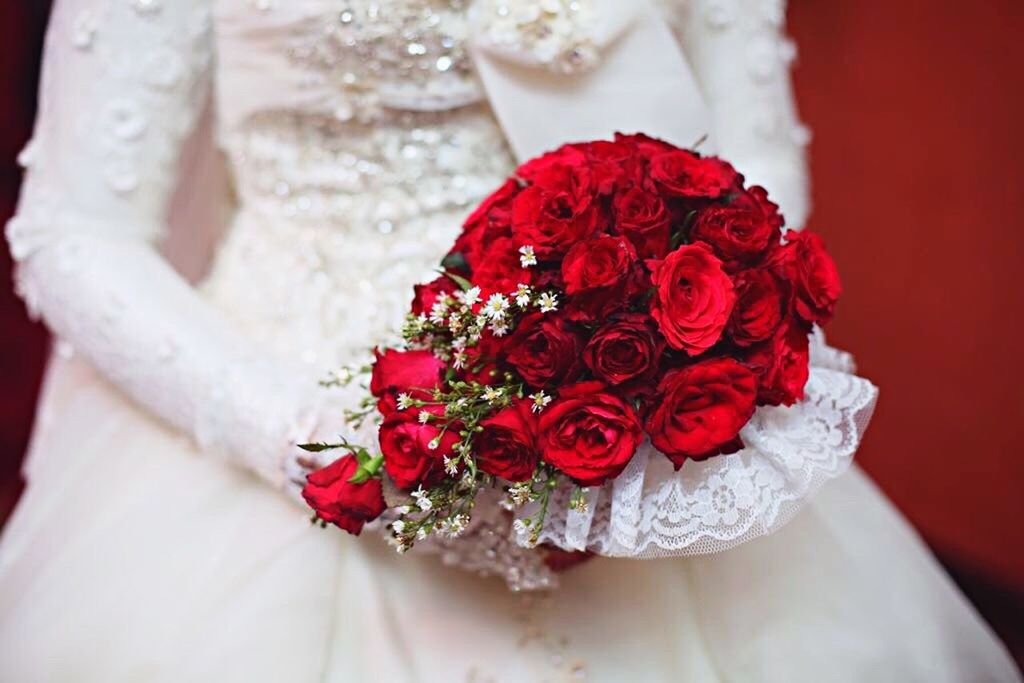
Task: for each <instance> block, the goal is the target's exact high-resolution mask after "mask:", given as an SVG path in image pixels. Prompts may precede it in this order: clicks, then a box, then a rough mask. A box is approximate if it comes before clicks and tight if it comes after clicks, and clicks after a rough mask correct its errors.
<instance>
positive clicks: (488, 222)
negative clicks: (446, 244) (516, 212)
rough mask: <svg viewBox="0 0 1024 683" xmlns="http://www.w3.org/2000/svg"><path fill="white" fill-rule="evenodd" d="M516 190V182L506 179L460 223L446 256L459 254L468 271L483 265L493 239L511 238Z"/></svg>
mask: <svg viewBox="0 0 1024 683" xmlns="http://www.w3.org/2000/svg"><path fill="white" fill-rule="evenodd" d="M519 189H520V188H519V183H518V182H517V181H516V180H515V179H509V180H507V181H505V184H504V185H502V186H501V187H499V188H498V189H497V190H496V191H495V192H493V193H492V194H491V195H490V196H489V197H487V199H485V200H484V201H483V203H481V204H480V206H478V207H477V209H476V211H474V212H473V213H472V214H470V216H469V218H467V219H466V222H465V223H463V226H462V234H460V235H459V237H458V239H457V240H456V241H455V246H453V247H452V249H451V252H449V253H450V254H462V256H463V258H464V259H465V260H466V263H467V264H468V265H469V266H470V268H473V267H474V266H476V265H478V264H480V263H481V262H483V261H484V260H485V259H486V257H487V254H488V250H489V248H490V245H491V244H492V243H493V242H494V240H496V239H498V238H500V237H510V236H511V235H512V200H513V199H515V196H516V195H517V194H518V193H519Z"/></svg>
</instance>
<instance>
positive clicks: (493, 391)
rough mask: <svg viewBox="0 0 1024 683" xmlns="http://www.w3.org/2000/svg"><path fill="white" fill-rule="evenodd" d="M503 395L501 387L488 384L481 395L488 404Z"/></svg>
mask: <svg viewBox="0 0 1024 683" xmlns="http://www.w3.org/2000/svg"><path fill="white" fill-rule="evenodd" d="M503 395H504V392H503V391H502V389H501V387H493V386H489V387H487V388H486V389H484V394H483V397H484V400H485V401H487V402H488V403H490V404H493V403H494V402H495V401H497V400H499V399H500V398H501V397H502V396H503Z"/></svg>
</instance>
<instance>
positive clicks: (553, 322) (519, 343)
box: [505, 313, 583, 387]
mask: <svg viewBox="0 0 1024 683" xmlns="http://www.w3.org/2000/svg"><path fill="white" fill-rule="evenodd" d="M507 349H508V351H507V356H506V359H505V360H506V362H508V364H509V365H511V366H512V368H513V369H514V370H515V371H516V372H517V373H519V376H520V377H522V378H523V379H524V380H526V382H527V383H528V384H530V385H531V386H534V387H543V386H547V385H549V384H559V383H562V382H566V381H572V380H574V379H575V378H576V377H577V376H578V375H579V372H580V352H581V351H582V350H583V342H582V340H581V339H580V336H579V333H578V332H576V331H575V330H574V329H573V328H572V326H571V325H570V323H569V322H568V321H567V320H566V319H565V317H564V316H562V315H557V314H551V313H531V314H529V315H527V316H525V317H524V318H523V319H522V320H520V321H519V324H518V325H517V326H516V330H515V332H513V333H512V336H511V337H509V340H508V347H507Z"/></svg>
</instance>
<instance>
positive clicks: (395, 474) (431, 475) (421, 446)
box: [378, 407, 462, 489]
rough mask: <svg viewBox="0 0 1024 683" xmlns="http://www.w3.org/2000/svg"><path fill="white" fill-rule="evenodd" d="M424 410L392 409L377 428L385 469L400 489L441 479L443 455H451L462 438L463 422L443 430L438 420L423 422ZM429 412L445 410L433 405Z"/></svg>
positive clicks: (438, 412) (426, 485) (411, 487)
mask: <svg viewBox="0 0 1024 683" xmlns="http://www.w3.org/2000/svg"><path fill="white" fill-rule="evenodd" d="M424 410H426V409H424ZM421 412H423V410H402V411H398V412H395V413H392V414H391V415H389V416H388V417H387V418H385V420H384V422H383V424H381V426H380V431H379V432H378V438H379V440H380V451H381V453H383V455H384V470H385V471H386V472H387V473H388V476H389V477H391V481H393V482H394V484H395V486H397V487H398V488H400V489H413V488H416V487H417V486H420V485H422V486H424V487H430V486H433V485H434V484H436V483H438V482H439V481H441V479H442V478H443V477H444V456H449V457H452V456H453V452H452V449H453V448H454V446H455V444H456V443H457V442H458V441H459V430H460V429H462V427H461V426H459V425H452V426H450V427H449V428H448V429H447V430H445V431H444V432H443V433H442V429H441V426H440V425H439V424H438V421H437V420H431V421H428V422H427V423H422V422H420V420H419V414H420V413H421ZM427 412H430V413H432V414H434V415H441V414H442V412H443V410H442V409H441V408H440V407H431V409H430V410H429V411H427Z"/></svg>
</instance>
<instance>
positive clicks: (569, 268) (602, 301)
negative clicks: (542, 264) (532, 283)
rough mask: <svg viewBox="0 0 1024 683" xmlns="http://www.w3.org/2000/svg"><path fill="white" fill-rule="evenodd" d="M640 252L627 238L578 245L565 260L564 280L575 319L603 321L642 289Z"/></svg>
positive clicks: (585, 241) (607, 239) (603, 236)
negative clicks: (638, 253) (637, 251)
mask: <svg viewBox="0 0 1024 683" xmlns="http://www.w3.org/2000/svg"><path fill="white" fill-rule="evenodd" d="M637 266H638V264H637V260H636V250H635V249H634V248H633V245H632V244H631V243H630V242H629V241H628V240H626V239H625V238H623V237H612V236H609V235H602V236H600V237H595V238H593V239H589V240H584V241H582V242H578V243H577V244H575V245H574V246H573V247H572V249H570V250H569V253H568V254H566V255H565V259H564V260H563V261H562V280H563V281H564V283H565V292H566V294H568V295H569V303H568V306H567V309H566V310H567V311H569V313H570V317H571V318H572V319H574V320H593V319H596V318H603V317H605V316H607V315H610V314H611V313H613V312H615V311H616V310H618V309H619V308H621V307H622V306H623V305H624V304H625V303H626V299H628V298H629V297H630V295H631V294H632V293H633V291H634V290H636V289H637V288H638V284H639V277H638V276H639V273H638V270H637Z"/></svg>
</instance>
